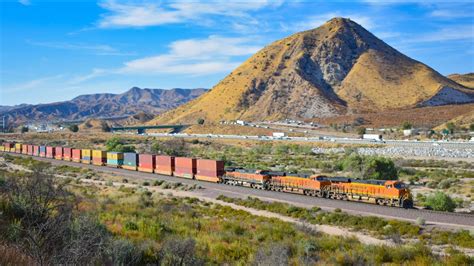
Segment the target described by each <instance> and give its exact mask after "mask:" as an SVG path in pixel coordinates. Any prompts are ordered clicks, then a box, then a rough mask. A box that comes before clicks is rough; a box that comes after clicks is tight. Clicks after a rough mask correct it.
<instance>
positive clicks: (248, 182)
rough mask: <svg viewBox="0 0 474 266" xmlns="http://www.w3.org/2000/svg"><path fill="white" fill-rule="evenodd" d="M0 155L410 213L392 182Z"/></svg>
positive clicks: (160, 161) (48, 150)
mask: <svg viewBox="0 0 474 266" xmlns="http://www.w3.org/2000/svg"><path fill="white" fill-rule="evenodd" d="M0 151H3V152H10V153H20V154H26V155H30V156H37V157H45V158H53V159H57V160H65V161H73V162H78V163H84V164H94V165H99V166H109V167H117V168H123V169H128V170H133V171H140V172H148V173H156V174H161V175H169V176H176V177H182V178H188V179H196V180H200V181H207V182H214V183H221V184H226V185H233V186H246V187H251V188H254V189H262V190H270V191H278V192H289V193H298V194H304V195H307V196H312V197H321V198H328V199H338V200H351V201H364V202H370V203H374V204H378V205H386V206H396V207H402V208H412V207H413V200H412V197H411V194H410V190H409V189H408V187H407V186H406V185H405V184H404V183H403V182H400V181H394V180H361V179H352V178H346V177H328V176H322V175H319V176H310V175H301V174H291V173H286V172H276V171H269V170H250V169H243V168H224V162H223V161H218V160H205V159H195V158H185V157H173V156H166V155H153V154H137V153H129V152H126V153H122V152H105V151H102V150H91V149H74V148H66V147H52V146H37V145H30V144H22V143H10V142H7V143H3V145H2V146H0Z"/></svg>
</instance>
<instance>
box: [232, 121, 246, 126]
mask: <svg viewBox="0 0 474 266" xmlns="http://www.w3.org/2000/svg"><path fill="white" fill-rule="evenodd" d="M235 123H236V124H237V125H241V126H245V125H247V123H246V122H245V121H243V120H237V121H235Z"/></svg>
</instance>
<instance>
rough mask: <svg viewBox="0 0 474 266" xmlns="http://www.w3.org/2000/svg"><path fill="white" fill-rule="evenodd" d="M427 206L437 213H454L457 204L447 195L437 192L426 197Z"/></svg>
mask: <svg viewBox="0 0 474 266" xmlns="http://www.w3.org/2000/svg"><path fill="white" fill-rule="evenodd" d="M425 205H426V206H427V207H429V208H431V209H433V210H435V211H448V212H452V211H454V209H455V208H456V204H455V203H454V201H453V199H451V197H450V196H448V195H447V194H445V193H443V192H441V191H436V192H435V193H433V194H430V195H428V196H427V197H426V201H425Z"/></svg>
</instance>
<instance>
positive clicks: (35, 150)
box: [33, 145, 40, 156]
mask: <svg viewBox="0 0 474 266" xmlns="http://www.w3.org/2000/svg"><path fill="white" fill-rule="evenodd" d="M39 154H40V147H39V146H38V145H33V156H39Z"/></svg>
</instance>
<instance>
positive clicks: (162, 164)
mask: <svg viewBox="0 0 474 266" xmlns="http://www.w3.org/2000/svg"><path fill="white" fill-rule="evenodd" d="M173 172H174V157H173V156H166V155H157V156H156V166H155V173H157V174H162V175H173Z"/></svg>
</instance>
